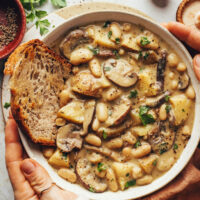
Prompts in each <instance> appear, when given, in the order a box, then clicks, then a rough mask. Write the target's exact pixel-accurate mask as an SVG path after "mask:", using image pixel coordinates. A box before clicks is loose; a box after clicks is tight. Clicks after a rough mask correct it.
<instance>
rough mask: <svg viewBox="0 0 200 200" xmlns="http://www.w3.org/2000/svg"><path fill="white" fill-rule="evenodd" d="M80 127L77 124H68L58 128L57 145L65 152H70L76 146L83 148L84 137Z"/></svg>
mask: <svg viewBox="0 0 200 200" xmlns="http://www.w3.org/2000/svg"><path fill="white" fill-rule="evenodd" d="M80 132H81V130H80V127H79V126H77V125H75V124H67V125H66V126H63V127H61V128H59V129H58V133H57V138H56V145H57V147H58V148H60V149H61V150H62V151H63V152H70V151H72V150H73V149H74V148H78V149H81V147H82V143H83V139H82V138H81V137H80Z"/></svg>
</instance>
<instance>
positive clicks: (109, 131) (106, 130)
mask: <svg viewBox="0 0 200 200" xmlns="http://www.w3.org/2000/svg"><path fill="white" fill-rule="evenodd" d="M132 123H133V121H132V120H130V119H129V120H127V121H125V122H124V123H123V124H120V125H118V126H113V127H101V128H99V129H98V130H97V133H98V134H99V135H100V136H101V137H102V136H103V134H104V135H105V134H106V138H107V137H108V138H112V137H116V136H118V135H119V134H120V133H121V132H123V131H124V130H126V129H127V128H129V127H130V126H131V125H132ZM104 137H105V136H104Z"/></svg>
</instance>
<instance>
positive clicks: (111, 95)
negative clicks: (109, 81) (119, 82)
mask: <svg viewBox="0 0 200 200" xmlns="http://www.w3.org/2000/svg"><path fill="white" fill-rule="evenodd" d="M121 93H122V92H121V90H119V89H118V88H113V87H111V88H109V89H108V90H107V91H106V94H105V98H106V100H107V101H113V100H114V99H117V98H118V97H119V96H120V95H121Z"/></svg>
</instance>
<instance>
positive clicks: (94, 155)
mask: <svg viewBox="0 0 200 200" xmlns="http://www.w3.org/2000/svg"><path fill="white" fill-rule="evenodd" d="M102 159H103V157H102V155H100V154H98V153H95V152H93V153H91V155H90V156H89V161H90V162H91V163H94V164H97V163H100V162H101V161H102Z"/></svg>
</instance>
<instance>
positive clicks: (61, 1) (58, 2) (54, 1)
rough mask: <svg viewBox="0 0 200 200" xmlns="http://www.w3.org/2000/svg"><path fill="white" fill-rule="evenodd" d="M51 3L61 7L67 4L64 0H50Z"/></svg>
mask: <svg viewBox="0 0 200 200" xmlns="http://www.w3.org/2000/svg"><path fill="white" fill-rule="evenodd" d="M51 3H52V4H53V5H54V6H55V7H59V8H63V7H65V6H66V5H67V4H66V1H65V0H51Z"/></svg>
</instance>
